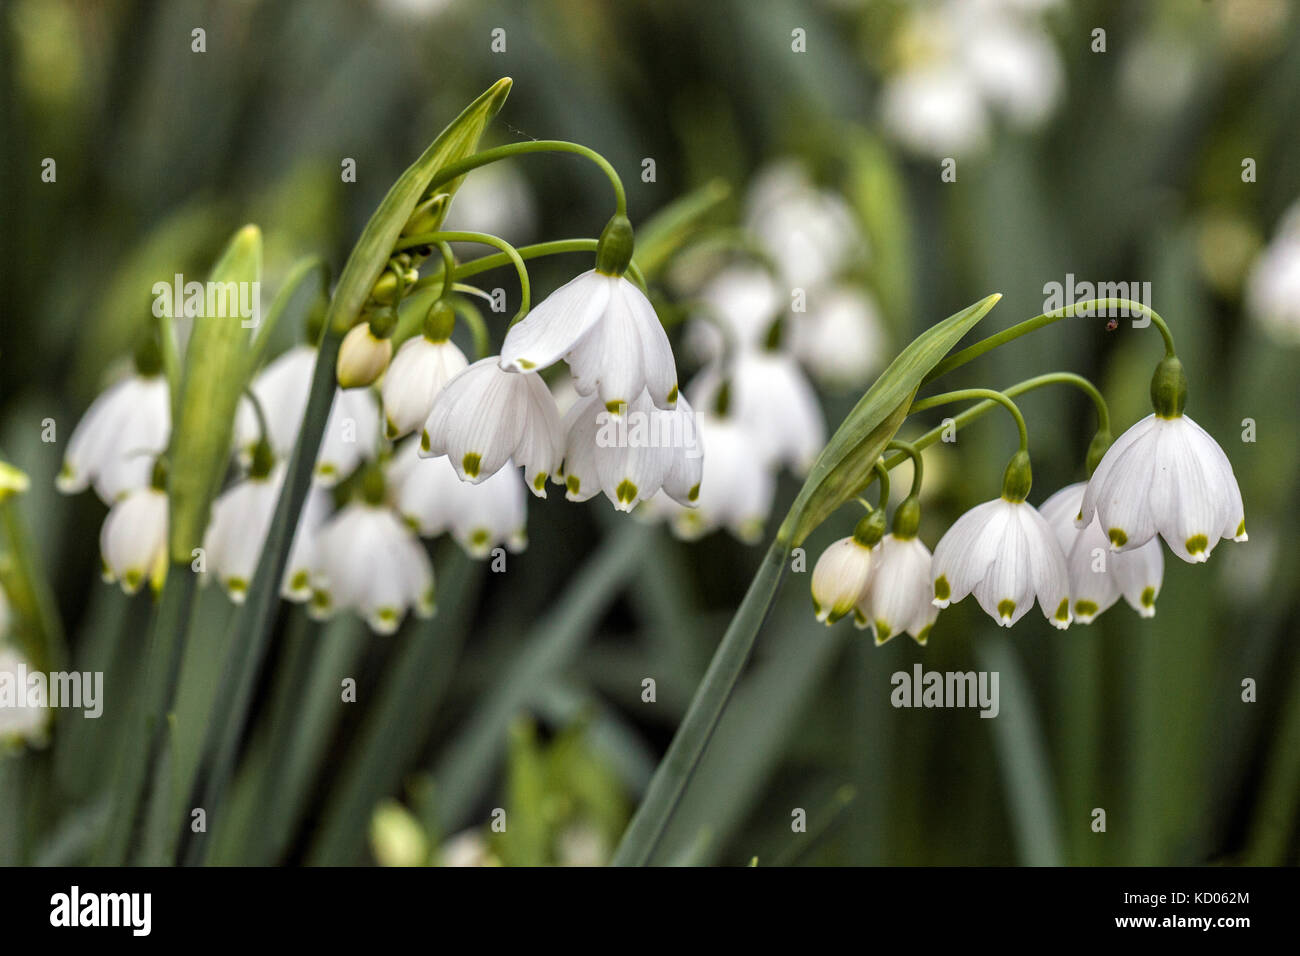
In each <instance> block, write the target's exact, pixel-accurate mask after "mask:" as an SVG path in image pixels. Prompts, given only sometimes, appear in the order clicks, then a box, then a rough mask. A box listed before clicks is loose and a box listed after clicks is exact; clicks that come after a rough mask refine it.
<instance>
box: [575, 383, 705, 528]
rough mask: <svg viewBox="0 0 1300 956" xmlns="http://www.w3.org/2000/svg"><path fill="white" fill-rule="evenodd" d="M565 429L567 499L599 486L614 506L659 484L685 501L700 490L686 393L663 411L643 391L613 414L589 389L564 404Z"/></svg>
mask: <svg viewBox="0 0 1300 956" xmlns="http://www.w3.org/2000/svg"><path fill="white" fill-rule="evenodd" d="M564 429H565V436H566V437H565V450H564V474H563V479H564V486H565V489H566V490H565V497H567V498H568V499H569V500H570V501H586V500H587V499H588V498H591V497H592V496H594V495H595V494H597V493H598V492H600V491H603V492H604V493H605V497H607V498H608V499H609V500H610V502H611V503H612V504H613V505H614V507H615V508H617V509H618V510H619V511H631V510H632V509H633V508H634V507H636V505H637V504H638V503H639V502H641V501H644V500H646V499H649V498H651V497H652V496H653V495H654V494H655V493H656V492H658V491H659V489H660V488H662V489H663V490H664V492H665V493H667V494H668V496H669V497H671V498H672V499H673V500H674V501H677V502H678V503H680V504H683V505H687V506H691V505H693V503H694V501H695V499H696V498H697V497H698V496H699V490H700V479H701V477H702V475H703V455H704V450H703V447H702V445H701V442H700V437H699V434H698V429H697V427H696V422H695V412H694V411H693V410H692V409H691V406H690V403H688V402H687V401H686V399H685V398H680V399H678V402H677V407H676V408H674V409H673V410H672V411H663V410H662V409H659V408H656V407H655V405H654V402H652V401H651V400H650V396H649V395H648V394H647V393H646V392H642V393H641V396H640V397H639V398H638V399H637V400H636V401H635V402H633V403H632V406H631V408H629V409H625V410H622V411H621V413H620V414H618V415H615V414H612V413H611V412H610V411H608V410H607V409H605V408H604V407H602V406H601V404H600V397H599V396H598V395H590V396H587V397H586V398H583V399H581V400H579V401H578V403H577V404H576V405H574V406H573V408H571V409H570V410H569V413H568V415H566V416H565V419H564Z"/></svg>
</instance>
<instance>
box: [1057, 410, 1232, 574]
mask: <svg viewBox="0 0 1300 956" xmlns="http://www.w3.org/2000/svg"><path fill="white" fill-rule="evenodd" d="M1094 515H1095V516H1096V518H1097V519H1098V520H1099V521H1100V524H1101V529H1102V531H1104V532H1105V534H1106V537H1107V539H1108V540H1109V541H1110V547H1111V550H1113V551H1130V550H1132V549H1135V548H1140V547H1141V546H1142V545H1144V544H1146V543H1147V542H1148V541H1150V540H1151V539H1152V538H1154V537H1155V536H1156V535H1157V534H1159V535H1160V537H1162V538H1164V539H1165V543H1166V544H1168V545H1169V549H1170V550H1171V551H1173V552H1174V554H1176V555H1178V557H1180V558H1182V559H1183V560H1184V561H1190V562H1194V563H1200V562H1202V561H1207V560H1209V557H1210V552H1212V551H1213V550H1214V546H1215V545H1216V544H1218V543H1219V539H1220V538H1231V539H1232V540H1233V541H1245V540H1246V539H1247V536H1246V514H1245V510H1244V508H1243V507H1242V501H1241V490H1240V489H1239V488H1238V487H1237V478H1236V476H1235V475H1234V474H1233V472H1232V464H1231V463H1230V462H1229V461H1228V456H1227V455H1225V454H1224V453H1223V449H1222V448H1220V447H1219V444H1218V442H1216V441H1215V440H1214V439H1213V438H1211V437H1210V436H1209V435H1208V434H1207V433H1206V431H1205V430H1204V429H1203V428H1201V426H1200V425H1198V424H1196V422H1194V421H1192V420H1191V419H1190V418H1188V417H1187V416H1186V415H1178V416H1177V417H1174V418H1163V417H1161V416H1160V415H1156V414H1151V415H1148V416H1147V417H1146V418H1144V419H1142V421H1140V422H1138V423H1137V424H1136V425H1134V426H1133V427H1132V428H1130V429H1129V430H1128V431H1126V432H1125V433H1124V434H1122V435H1120V436H1119V438H1117V439H1116V440H1115V443H1114V444H1113V445H1111V446H1110V448H1109V449H1108V450H1107V451H1106V454H1105V456H1103V457H1102V459H1101V463H1100V464H1099V465H1097V469H1096V471H1094V472H1093V474H1092V478H1091V479H1089V481H1088V488H1087V490H1086V491H1085V492H1084V494H1083V503H1082V505H1081V506H1080V509H1079V514H1078V516H1077V517H1076V518H1075V524H1076V525H1077V526H1080V527H1086V526H1087V525H1089V524H1091V523H1092V520H1093V517H1094Z"/></svg>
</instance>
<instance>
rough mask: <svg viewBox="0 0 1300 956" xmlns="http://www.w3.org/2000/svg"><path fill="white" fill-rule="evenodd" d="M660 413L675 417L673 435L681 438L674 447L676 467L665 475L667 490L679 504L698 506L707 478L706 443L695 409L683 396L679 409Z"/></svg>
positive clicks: (664, 486)
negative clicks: (705, 469) (701, 489)
mask: <svg viewBox="0 0 1300 956" xmlns="http://www.w3.org/2000/svg"><path fill="white" fill-rule="evenodd" d="M660 414H667V415H671V416H672V421H673V425H672V426H671V427H672V434H674V435H675V436H680V441H677V442H676V444H675V445H674V450H673V461H672V465H671V467H670V468H669V469H668V474H666V475H665V476H664V481H663V490H664V491H665V492H667V493H668V495H669V496H670V497H671V498H672V499H673V500H674V501H676V502H677V503H678V504H682V505H686V506H687V507H694V506H695V503H696V501H697V500H698V498H699V496H700V482H701V481H702V480H703V478H704V442H703V441H702V440H701V439H700V434H699V425H698V424H697V422H696V418H695V410H694V409H692V408H691V405H690V402H688V401H687V400H686V396H684V395H683V396H681V397H679V398H678V399H677V407H676V408H675V409H673V411H672V412H667V413H663V412H661V413H660Z"/></svg>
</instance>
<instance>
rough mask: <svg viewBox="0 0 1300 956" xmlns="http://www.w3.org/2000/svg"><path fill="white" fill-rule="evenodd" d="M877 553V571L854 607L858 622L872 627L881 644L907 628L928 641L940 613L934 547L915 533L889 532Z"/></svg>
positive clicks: (918, 639) (876, 550)
mask: <svg viewBox="0 0 1300 956" xmlns="http://www.w3.org/2000/svg"><path fill="white" fill-rule="evenodd" d="M875 553H876V565H875V571H874V572H873V573H872V575H871V581H870V582H869V583H868V585H867V589H866V590H865V591H864V592H863V594H862V597H861V599H859V601H858V603H857V607H856V608H855V609H854V616H853V619H854V623H855V624H856V625H857V626H858V627H870V628H871V633H872V634H873V635H874V636H875V639H876V643H877V644H883V643H885V642H886V641H887V640H889V639H890V638H891V637H895V636H897V635H899V634H902V633H904V632H906V633H907V634H910V635H911V637H912V639H913V640H915V641H916V643H918V644H922V645H924V644H925V642H926V639H927V638H928V637H929V635H930V628H931V627H933V626H934V622H935V619H936V618H938V616H939V609H938V608H937V607H935V606H934V602H933V600H932V598H933V596H934V590H933V582H934V577H933V575H932V574H931V567H932V560H933V559H932V556H931V554H930V549H929V548H927V547H926V546H925V545H924V544H923V543H922V542H921V539H920V538H918V537H916V536H915V535H908V536H904V537H900V536H898V535H897V534H887V535H885V537H884V538H882V539H881V541H880V544H879V546H878V547H877V548H876V549H875Z"/></svg>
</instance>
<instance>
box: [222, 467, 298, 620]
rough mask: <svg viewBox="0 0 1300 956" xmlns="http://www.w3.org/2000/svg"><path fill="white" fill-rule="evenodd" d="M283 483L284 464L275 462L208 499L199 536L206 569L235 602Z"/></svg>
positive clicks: (239, 600)
mask: <svg viewBox="0 0 1300 956" xmlns="http://www.w3.org/2000/svg"><path fill="white" fill-rule="evenodd" d="M283 486H284V465H278V466H277V467H276V468H275V469H274V470H272V471H271V472H270V473H269V474H260V475H259V474H254V475H250V476H249V477H248V478H245V479H243V480H242V481H237V482H235V484H233V485H231V486H230V488H228V489H227V490H225V491H223V492H222V493H221V494H220V495H218V496H217V498H216V500H215V501H213V502H212V515H211V518H210V519H209V522H208V530H207V533H206V534H204V536H203V553H204V556H205V561H206V564H207V571H208V573H210V574H212V575H214V576H215V577H216V579H217V583H219V584H220V585H221V588H222V590H224V591H225V592H226V595H227V596H228V597H229V598H230V600H232V601H234V602H235V603H236V604H243V603H244V598H245V597H247V595H248V588H249V585H250V584H251V583H252V580H253V574H254V572H256V570H257V562H258V559H260V558H261V556H262V548H263V546H264V545H265V544H266V536H267V533H268V532H269V531H270V528H271V519H272V518H273V517H274V516H275V505H276V502H277V501H279V500H280V489H281V488H282V487H283Z"/></svg>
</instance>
